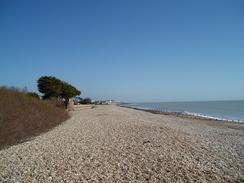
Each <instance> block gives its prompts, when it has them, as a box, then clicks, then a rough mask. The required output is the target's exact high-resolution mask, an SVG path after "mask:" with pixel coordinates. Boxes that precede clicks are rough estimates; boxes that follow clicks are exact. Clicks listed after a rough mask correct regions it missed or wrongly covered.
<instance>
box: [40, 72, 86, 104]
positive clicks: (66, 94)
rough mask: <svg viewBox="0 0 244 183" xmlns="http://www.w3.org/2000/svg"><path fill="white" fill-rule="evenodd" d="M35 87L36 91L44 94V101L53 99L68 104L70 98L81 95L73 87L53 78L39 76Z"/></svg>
mask: <svg viewBox="0 0 244 183" xmlns="http://www.w3.org/2000/svg"><path fill="white" fill-rule="evenodd" d="M37 87H38V91H39V92H40V93H43V94H44V96H43V98H44V99H48V98H51V97H55V98H62V99H65V101H66V102H68V100H69V99H70V98H71V97H74V96H77V95H80V94H81V92H80V91H79V90H77V89H76V88H75V87H74V86H72V85H70V84H69V83H67V82H64V81H61V80H60V79H57V78H55V77H53V76H41V77H40V78H39V79H38V81H37ZM66 104H67V103H66Z"/></svg>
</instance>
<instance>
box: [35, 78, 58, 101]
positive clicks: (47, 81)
mask: <svg viewBox="0 0 244 183" xmlns="http://www.w3.org/2000/svg"><path fill="white" fill-rule="evenodd" d="M37 87H38V91H39V92H40V93H43V94H44V95H43V99H48V98H51V97H54V98H59V97H60V95H61V93H62V81H61V80H60V79H57V78H55V77H53V76H42V77H40V78H39V79H38V81H37Z"/></svg>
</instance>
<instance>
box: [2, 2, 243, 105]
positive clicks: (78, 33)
mask: <svg viewBox="0 0 244 183" xmlns="http://www.w3.org/2000/svg"><path fill="white" fill-rule="evenodd" d="M41 76H54V77H56V78H58V79H60V80H63V81H65V82H68V83H69V84H71V85H73V86H75V87H76V88H77V89H78V90H80V91H81V92H82V94H81V95H80V97H82V98H86V97H89V98H91V99H93V100H117V101H121V102H176V101H211V100H244V1H243V0H214V1H212V0H197V1H196V0H151V1H149V0H102V1H101V0H92V1H90V0H72V1H68V0H42V1H38V0H36V1H33V0H22V1H19V0H11V1H8V0H0V86H15V87H19V88H23V87H25V86H26V87H27V88H28V91H29V92H37V93H39V92H38V88H37V80H38V79H39V78H40V77H41ZM39 94H40V93H39Z"/></svg>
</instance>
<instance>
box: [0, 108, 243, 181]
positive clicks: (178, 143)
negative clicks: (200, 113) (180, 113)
mask: <svg viewBox="0 0 244 183" xmlns="http://www.w3.org/2000/svg"><path fill="white" fill-rule="evenodd" d="M70 114H71V115H72V117H71V118H70V119H69V120H67V121H66V122H64V123H63V124H62V125H60V126H58V127H56V128H54V129H53V130H51V131H49V132H47V133H45V134H42V135H40V136H38V137H35V138H34V139H32V140H30V141H28V142H24V143H22V144H18V145H15V146H12V147H10V148H8V149H3V150H1V151H0V169H1V172H0V182H21V181H23V182H243V181H244V174H243V172H244V160H243V159H244V158H243V155H244V129H243V125H244V124H236V123H228V124H221V123H218V122H215V121H207V120H197V119H188V118H180V117H175V116H170V115H162V114H152V113H148V112H144V111H140V110H133V109H128V108H122V107H117V106H97V107H95V108H93V109H84V110H79V111H72V112H71V113H70Z"/></svg>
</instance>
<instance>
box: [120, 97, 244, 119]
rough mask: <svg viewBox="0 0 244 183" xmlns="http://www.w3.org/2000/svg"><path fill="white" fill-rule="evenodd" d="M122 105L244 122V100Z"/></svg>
mask: <svg viewBox="0 0 244 183" xmlns="http://www.w3.org/2000/svg"><path fill="white" fill-rule="evenodd" d="M122 105H123V106H127V107H133V108H139V109H152V110H160V111H168V112H180V113H183V114H192V115H199V116H205V117H209V118H216V119H224V120H229V121H239V122H244V100H238V101H209V102H154V103H130V104H122Z"/></svg>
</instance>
